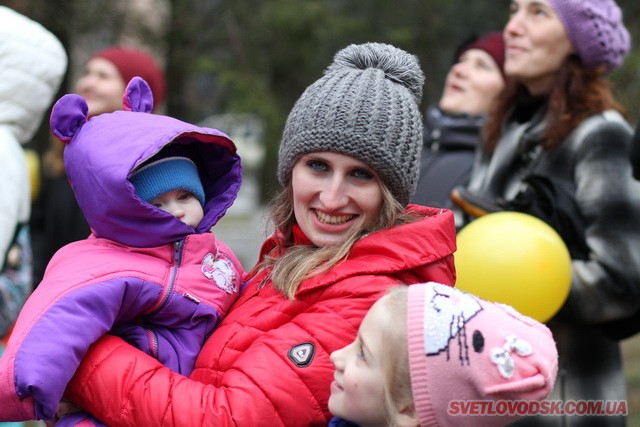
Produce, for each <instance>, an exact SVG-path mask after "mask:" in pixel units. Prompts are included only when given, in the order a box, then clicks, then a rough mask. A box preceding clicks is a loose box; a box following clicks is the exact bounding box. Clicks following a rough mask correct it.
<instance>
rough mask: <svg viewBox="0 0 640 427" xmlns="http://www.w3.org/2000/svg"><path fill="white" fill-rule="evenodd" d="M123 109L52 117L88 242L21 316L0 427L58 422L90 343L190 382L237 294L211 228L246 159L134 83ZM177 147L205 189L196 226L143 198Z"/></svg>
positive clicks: (3, 379) (65, 105) (235, 276)
mask: <svg viewBox="0 0 640 427" xmlns="http://www.w3.org/2000/svg"><path fill="white" fill-rule="evenodd" d="M123 102H124V110H123V111H116V112H113V113H108V114H102V115H99V116H96V117H93V118H91V119H90V120H88V121H87V111H88V110H87V104H86V101H85V100H84V99H83V98H81V97H80V96H78V95H65V96H64V97H62V98H61V99H60V100H59V101H58V102H57V103H56V104H55V106H54V108H53V110H52V114H51V128H52V131H53V133H54V134H55V135H56V136H57V137H58V138H59V139H61V140H62V141H63V142H65V143H66V144H67V146H66V147H65V152H64V160H65V167H66V169H67V174H68V177H69V180H70V182H71V185H72V187H73V190H74V192H75V195H76V198H77V200H78V204H79V206H80V208H81V209H82V211H83V212H84V214H85V217H86V219H87V222H88V223H89V225H90V226H91V229H92V234H91V236H90V237H89V238H88V239H86V240H82V241H79V242H74V243H71V244H69V245H67V246H65V247H63V248H62V249H60V250H59V251H58V252H57V253H56V255H55V256H54V257H53V259H52V260H51V262H50V263H49V265H48V266H47V271H46V273H45V276H44V279H43V281H42V282H41V284H40V285H39V286H38V287H37V288H36V290H35V291H34V292H33V294H32V295H31V296H30V298H29V300H28V301H27V303H26V304H25V306H24V309H23V310H22V312H21V313H20V316H19V318H18V321H17V323H16V326H15V328H14V331H13V334H12V336H11V339H10V340H9V344H8V346H7V349H6V351H5V353H4V354H3V355H2V357H1V358H0V421H20V420H27V419H34V418H37V419H51V418H53V417H54V416H55V411H56V409H57V407H58V404H59V402H60V399H61V398H62V395H63V393H64V390H65V387H66V385H67V383H68V382H69V380H70V379H71V377H72V376H73V374H74V373H75V371H76V369H77V367H78V365H79V363H80V361H81V360H82V357H83V356H84V354H85V352H86V350H87V349H88V347H89V346H90V345H91V344H92V343H93V342H95V341H96V340H97V339H98V338H99V337H101V336H102V335H104V334H105V333H107V332H109V331H110V332H111V333H113V334H116V335H119V336H122V337H123V338H125V339H126V340H128V341H129V342H131V343H132V344H134V345H135V346H137V347H138V348H140V349H141V350H143V351H146V352H147V353H149V354H151V355H152V356H154V357H156V358H157V359H158V360H160V361H161V362H162V363H163V364H165V365H166V366H168V367H170V368H171V369H173V370H174V371H176V372H179V373H182V374H184V375H188V374H189V373H190V372H191V370H192V369H193V365H194V362H195V358H196V356H197V355H198V352H199V350H200V347H201V346H202V344H203V343H204V341H205V339H206V338H207V337H208V336H209V335H210V334H211V332H212V331H213V329H214V328H215V327H216V326H217V324H218V323H219V321H220V319H221V317H222V316H224V314H225V313H226V311H227V310H228V309H229V307H230V306H231V304H233V302H234V301H235V300H236V298H237V296H238V290H239V288H240V281H241V278H242V275H243V270H242V267H241V266H240V263H239V262H238V260H237V258H236V257H235V255H234V254H233V253H232V252H231V250H230V249H229V248H228V247H227V246H226V245H225V244H223V243H222V242H220V241H218V240H217V239H216V238H215V236H214V235H213V233H211V232H210V229H211V227H213V225H215V224H216V222H217V221H218V220H219V219H220V218H221V217H222V216H223V215H224V214H225V212H226V210H227V209H228V208H229V207H230V206H231V204H232V203H233V201H234V200H235V198H236V195H237V193H238V190H239V188H240V183H241V165H240V158H239V157H238V155H237V154H236V148H235V146H234V144H233V142H232V141H231V140H230V139H229V137H228V136H227V135H225V134H223V133H222V132H219V131H217V130H215V129H209V128H202V127H198V126H195V125H191V124H188V123H185V122H182V121H179V120H176V119H173V118H171V117H167V116H161V115H156V114H151V110H152V108H153V98H152V96H151V91H150V89H149V86H148V85H147V83H146V82H145V81H144V80H142V79H141V78H139V77H135V78H134V79H132V80H131V82H130V83H129V85H128V86H127V89H126V91H125V95H124V98H123ZM169 144H186V145H189V147H187V149H188V150H191V153H192V160H193V161H194V162H195V163H196V165H197V167H198V172H199V175H200V178H201V180H202V184H203V188H204V192H205V206H204V218H203V219H202V221H201V222H200V224H199V225H198V227H197V229H196V230H194V229H193V228H191V227H189V226H188V225H186V224H184V223H183V222H182V221H180V220H179V219H177V218H176V217H174V216H172V215H171V214H169V213H167V212H164V211H162V210H160V209H159V208H157V207H155V206H153V205H151V204H149V203H147V202H145V201H143V200H142V199H140V198H139V197H138V196H137V195H136V193H135V189H134V187H133V185H132V184H131V182H130V181H129V179H130V177H131V175H132V174H133V171H134V170H135V169H136V167H137V166H139V165H140V164H141V163H143V162H144V161H145V160H147V159H149V158H150V157H152V156H154V155H155V154H156V153H157V152H158V151H160V150H161V149H162V148H163V147H165V146H167V145H169Z"/></svg>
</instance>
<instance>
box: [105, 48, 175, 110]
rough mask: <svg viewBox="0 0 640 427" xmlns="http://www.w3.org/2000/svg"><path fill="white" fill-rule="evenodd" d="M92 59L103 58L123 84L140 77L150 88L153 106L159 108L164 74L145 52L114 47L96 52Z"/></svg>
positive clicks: (163, 91) (163, 94) (164, 87)
mask: <svg viewBox="0 0 640 427" xmlns="http://www.w3.org/2000/svg"><path fill="white" fill-rule="evenodd" d="M93 58H104V59H106V60H107V61H109V62H111V63H112V64H113V65H115V67H116V68H117V69H118V72H119V73H120V76H121V77H122V80H123V81H124V82H125V83H129V81H130V80H131V79H132V78H134V77H136V76H138V77H142V78H143V79H144V80H145V81H146V82H147V83H148V84H149V87H150V88H151V93H153V104H154V105H155V106H159V105H160V104H162V102H164V97H165V92H166V85H165V78H164V73H163V72H162V70H161V68H160V66H159V65H158V63H157V62H156V60H155V59H154V58H153V57H152V56H151V55H150V54H148V53H147V52H145V51H142V50H139V49H133V48H126V47H121V46H114V47H109V48H106V49H103V50H101V51H99V52H97V53H96V54H95V55H93Z"/></svg>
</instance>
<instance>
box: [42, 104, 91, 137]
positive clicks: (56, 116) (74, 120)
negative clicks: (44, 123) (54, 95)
mask: <svg viewBox="0 0 640 427" xmlns="http://www.w3.org/2000/svg"><path fill="white" fill-rule="evenodd" d="M88 113H89V107H88V106H87V101H85V99H84V98H83V97H81V96H80V95H74V94H70V95H65V96H63V97H62V98H60V99H59V100H58V102H56V103H55V104H54V106H53V108H52V110H51V119H50V120H49V125H50V126H51V131H52V132H53V134H54V135H55V136H56V138H58V139H59V140H60V141H62V142H64V143H65V144H68V143H69V141H71V138H73V136H74V135H75V134H76V132H78V130H79V129H80V128H81V127H82V125H84V124H85V122H86V121H87V114H88Z"/></svg>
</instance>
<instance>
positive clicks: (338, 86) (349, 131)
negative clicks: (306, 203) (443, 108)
mask: <svg viewBox="0 0 640 427" xmlns="http://www.w3.org/2000/svg"><path fill="white" fill-rule="evenodd" d="M423 83H424V76H423V74H422V71H421V70H420V66H419V64H418V61H417V59H416V58H415V57H414V56H411V55H407V54H406V53H405V52H403V51H401V50H399V49H396V48H394V47H393V46H390V45H385V44H381V43H368V44H365V45H360V46H356V45H351V46H349V47H347V48H346V49H343V50H342V51H340V52H338V54H337V55H336V57H335V59H334V62H333V64H331V65H330V66H329V68H327V70H326V72H325V75H324V76H323V77H322V78H321V79H319V80H318V81H316V82H315V83H314V84H312V85H311V86H310V87H309V88H308V89H307V90H306V91H305V92H304V94H303V95H302V96H301V97H300V99H299V100H298V102H296V104H295V106H294V107H293V110H292V111H291V113H290V115H289V119H288V120H287V123H286V125H285V128H284V135H283V137H282V143H281V145H280V152H279V162H278V178H279V180H280V183H281V184H282V185H286V183H287V182H289V180H290V178H291V170H292V169H293V166H294V164H295V163H296V161H298V159H299V158H300V156H302V155H303V154H306V153H310V152H313V151H319V150H322V151H331V152H334V153H342V154H347V155H349V156H353V157H355V158H356V159H359V160H361V161H363V162H365V163H367V164H368V165H369V166H370V167H371V168H373V169H374V170H375V171H376V173H377V174H378V175H379V176H380V178H381V179H382V181H383V182H384V183H385V184H386V185H387V186H388V187H389V190H390V191H391V193H392V194H393V195H394V197H395V198H396V199H397V200H398V201H399V202H400V203H401V204H402V205H407V204H408V203H409V200H410V199H411V197H412V196H413V193H414V192H415V189H416V184H417V182H418V174H419V167H420V165H419V164H420V151H421V149H422V145H421V140H422V122H421V115H420V110H419V107H418V106H419V104H420V100H421V98H422V85H423Z"/></svg>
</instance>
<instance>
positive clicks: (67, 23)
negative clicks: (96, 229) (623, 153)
mask: <svg viewBox="0 0 640 427" xmlns="http://www.w3.org/2000/svg"><path fill="white" fill-rule="evenodd" d="M618 3H619V4H620V6H621V7H622V9H623V11H624V14H625V22H626V24H627V27H628V28H629V30H630V32H631V34H632V39H633V42H634V48H633V51H632V53H631V54H630V55H629V57H628V58H627V60H626V62H625V64H624V66H623V68H622V69H620V70H617V71H615V72H614V73H613V74H612V75H611V78H612V80H613V81H614V83H615V89H616V94H617V96H618V99H619V100H620V101H621V102H622V104H623V105H624V106H625V107H626V109H627V112H628V114H629V115H628V119H629V121H630V122H631V123H632V124H634V125H635V123H636V122H637V121H638V120H639V119H640V48H639V47H638V46H636V44H638V43H640V2H638V1H637V0H618ZM0 4H4V5H7V6H9V7H12V8H13V9H15V10H17V11H19V12H21V13H23V14H25V15H27V16H29V17H31V18H33V19H35V20H37V21H39V22H41V23H42V24H43V25H44V26H45V27H47V28H49V29H50V30H51V31H52V32H54V33H55V34H56V35H57V36H58V37H59V38H60V39H61V40H62V42H63V43H64V44H65V46H66V48H67V51H68V52H69V55H70V64H69V71H68V73H67V77H66V80H65V82H64V84H63V87H62V88H61V91H60V94H63V93H66V92H70V91H73V87H72V84H73V82H74V81H75V79H76V78H77V76H78V74H79V73H80V72H81V68H82V65H83V64H84V62H85V61H86V59H87V58H88V57H89V55H90V54H91V53H92V52H95V51H96V50H98V49H100V48H102V47H105V46H108V45H111V44H129V45H134V46H138V47H144V48H147V49H148V50H150V51H152V52H153V53H155V54H156V56H158V57H159V58H160V60H161V61H162V62H163V64H164V66H165V70H166V73H167V82H168V98H167V99H168V100H167V103H166V108H165V110H164V112H165V113H166V114H169V115H172V116H175V117H177V118H180V119H183V120H186V121H190V122H196V123H197V122H200V121H202V120H204V119H205V118H206V117H208V116H211V115H214V114H223V113H252V114H257V115H258V116H260V117H261V118H262V119H263V120H264V123H265V129H264V144H265V145H266V153H267V155H266V161H265V162H264V166H263V168H262V170H261V171H260V175H261V177H260V180H259V182H260V183H261V185H262V188H261V190H262V191H261V194H262V199H263V201H264V200H266V199H268V198H269V197H270V195H272V193H273V190H275V189H277V188H278V184H277V181H276V180H275V169H276V156H277V147H278V143H279V138H280V135H281V131H282V127H283V125H284V121H285V120H286V115H287V113H288V111H289V110H290V108H291V107H292V105H293V103H294V102H295V100H296V99H297V98H298V96H300V94H301V93H302V91H303V90H304V88H305V87H306V86H307V85H309V84H310V83H312V82H313V81H314V80H316V79H317V78H318V77H320V76H321V74H322V71H323V70H324V68H325V67H326V66H327V65H328V64H329V63H330V62H331V58H332V56H333V54H334V53H335V52H336V51H337V50H339V49H341V48H343V47H345V46H346V45H348V44H350V43H360V42H366V41H377V42H385V43H391V44H393V45H396V46H398V47H401V48H403V49H405V50H407V51H409V52H411V53H413V54H415V55H416V56H418V58H419V59H420V63H421V65H422V68H423V70H424V72H425V75H426V77H427V81H426V85H425V91H424V97H423V104H422V108H423V109H424V108H425V107H426V106H427V104H428V103H431V102H434V101H436V100H437V98H438V96H439V94H440V92H441V90H442V84H443V80H444V76H445V73H446V70H447V68H448V67H449V65H450V64H451V61H452V55H453V52H454V50H455V48H456V47H457V46H458V45H459V43H461V42H462V41H464V40H466V39H467V38H468V37H469V35H470V34H473V33H479V32H484V31H488V30H496V29H501V28H502V27H503V26H504V23H505V22H506V19H507V15H508V12H507V11H508V5H509V1H508V0H482V1H468V0H395V1H393V2H391V1H388V0H14V1H9V0H0ZM47 127H48V123H47V121H45V123H44V124H43V128H42V129H41V132H40V133H39V134H38V136H37V137H36V139H34V141H33V143H32V144H33V146H34V148H36V149H38V150H42V149H43V148H44V146H45V145H46V140H47V137H48V136H47V135H48V129H47ZM222 130H223V131H224V129H222Z"/></svg>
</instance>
